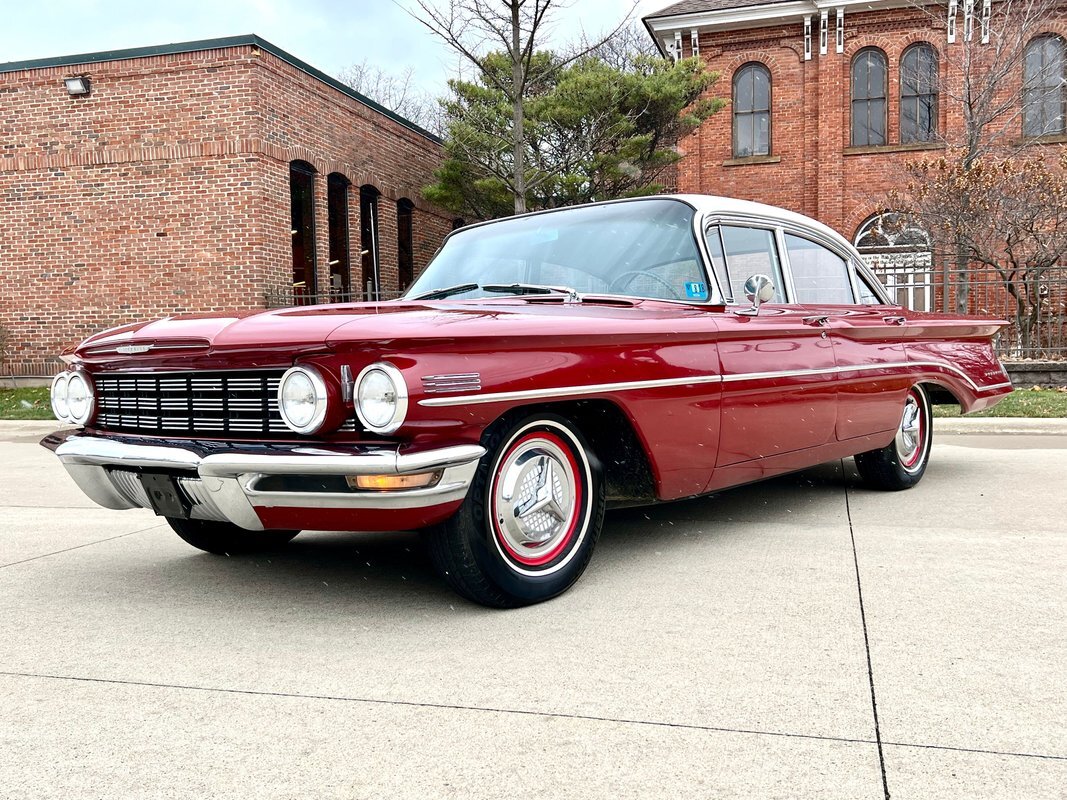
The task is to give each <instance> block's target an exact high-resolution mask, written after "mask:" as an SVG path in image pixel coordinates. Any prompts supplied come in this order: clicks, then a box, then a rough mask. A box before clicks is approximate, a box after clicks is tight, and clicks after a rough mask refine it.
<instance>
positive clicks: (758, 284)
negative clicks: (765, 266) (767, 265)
mask: <svg viewBox="0 0 1067 800" xmlns="http://www.w3.org/2000/svg"><path fill="white" fill-rule="evenodd" d="M745 297H747V298H748V302H750V303H752V308H746V309H744V310H743V311H738V312H737V313H739V314H751V315H752V316H755V315H756V314H759V307H760V306H761V305H763V304H764V303H766V302H769V301H770V300H771V299H772V298H773V297H774V284H773V283H771V279H770V278H768V277H767V276H766V275H762V274H758V273H757V274H756V275H752V276H750V277H749V279H748V280H747V281H745Z"/></svg>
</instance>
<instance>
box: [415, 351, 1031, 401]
mask: <svg viewBox="0 0 1067 800" xmlns="http://www.w3.org/2000/svg"><path fill="white" fill-rule="evenodd" d="M913 367H935V368H939V369H946V370H949V371H951V372H955V373H956V374H957V375H959V376H960V377H961V378H963V380H965V381H966V382H967V383H968V384H970V386H971V388H972V389H974V390H975V391H976V392H988V391H992V390H994V389H1003V388H1005V387H1009V386H1011V385H1012V384H1011V381H1007V382H1003V383H993V384H987V385H979V384H977V383H975V382H974V381H973V380H972V379H971V377H970V376H969V375H968V374H967V373H966V372H964V371H963V370H961V369H960V368H959V367H955V366H953V365H952V364H945V363H942V362H940V361H894V362H884V363H879V364H850V365H847V366H843V367H822V368H819V369H792V370H777V371H773V372H739V373H737V374H735V375H697V376H694V377H690V378H666V379H663V380H652V381H620V382H618V383H596V384H587V385H585V386H560V387H557V388H553V389H530V390H527V391H523V392H493V393H490V394H481V395H461V396H457V397H429V398H426V399H424V400H420V401H419V405H420V406H427V407H439V406H462V405H470V404H473V403H501V402H507V401H511V400H536V399H542V398H549V397H580V396H582V395H588V394H600V393H602V392H627V391H635V390H639V389H658V388H662V387H668V386H689V385H695V384H708V383H738V382H740V381H760V380H774V379H777V378H801V377H808V376H814V375H845V374H848V373H853V372H868V371H870V372H873V371H876V370H883V369H903V368H913Z"/></svg>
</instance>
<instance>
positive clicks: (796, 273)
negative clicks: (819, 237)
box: [785, 233, 855, 304]
mask: <svg viewBox="0 0 1067 800" xmlns="http://www.w3.org/2000/svg"><path fill="white" fill-rule="evenodd" d="M785 250H786V253H787V254H788V255H789V270H790V272H792V274H793V288H794V289H795V290H796V302H798V303H811V304H822V303H829V304H848V303H853V302H855V300H854V299H853V297H852V283H851V282H850V281H849V275H848V262H847V261H845V259H843V258H841V256H839V255H837V253H835V252H833V251H832V250H828V249H827V248H825V247H823V246H822V245H820V244H816V243H815V242H813V241H811V240H810V239H805V238H803V237H801V236H794V235H793V234H791V233H787V234H786V235H785Z"/></svg>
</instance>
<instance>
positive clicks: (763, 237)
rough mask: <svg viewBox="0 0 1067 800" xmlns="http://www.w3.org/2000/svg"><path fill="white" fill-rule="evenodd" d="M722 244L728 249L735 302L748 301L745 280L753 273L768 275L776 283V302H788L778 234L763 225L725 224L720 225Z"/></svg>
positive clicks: (727, 260) (774, 299)
mask: <svg viewBox="0 0 1067 800" xmlns="http://www.w3.org/2000/svg"><path fill="white" fill-rule="evenodd" d="M719 230H720V233H721V235H722V246H723V250H724V251H725V252H726V268H727V272H728V273H729V281H730V293H731V295H732V296H733V302H735V303H745V302H747V301H748V298H746V297H745V281H747V280H748V279H749V278H750V277H752V276H753V275H766V276H767V277H768V278H770V279H771V283H773V284H774V297H773V298H772V299H771V302H772V303H783V302H785V300H784V298H785V294H784V292H783V290H782V269H781V267H780V266H779V263H778V248H777V247H776V246H775V244H774V234H773V233H772V232H771V231H768V230H764V229H763V228H735V227H732V226H730V225H723V226H722V227H721V228H720V229H719Z"/></svg>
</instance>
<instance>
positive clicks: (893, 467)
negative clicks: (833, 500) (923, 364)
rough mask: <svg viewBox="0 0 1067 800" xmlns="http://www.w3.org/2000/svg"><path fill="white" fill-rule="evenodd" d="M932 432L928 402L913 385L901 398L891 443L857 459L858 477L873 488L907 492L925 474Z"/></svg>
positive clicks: (920, 388)
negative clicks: (901, 409)
mask: <svg viewBox="0 0 1067 800" xmlns="http://www.w3.org/2000/svg"><path fill="white" fill-rule="evenodd" d="M933 433H934V430H933V418H932V415H931V413H930V399H929V398H928V397H927V396H926V392H925V390H924V389H923V388H922V387H921V386H913V387H911V389H909V390H908V396H907V397H906V398H905V399H904V410H903V412H902V413H901V416H900V424H899V425H898V426H897V433H896V436H894V437H893V441H892V442H890V443H889V444H888V445H886V446H885V447H883V448H881V449H879V450H870V451H868V452H866V453H860V454H859V455H857V456H856V468H857V469H858V470H859V473H860V477H862V478H863V481H864V483H866V484H867V485H868V486H870V487H871V488H873V489H887V490H890V491H897V490H900V489H910V488H911V487H912V486H914V485H915V484H917V483H918V482H919V481H920V480H922V476H923V473H924V472H926V465H927V463H929V461H930V444H931V442H932V441H933Z"/></svg>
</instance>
